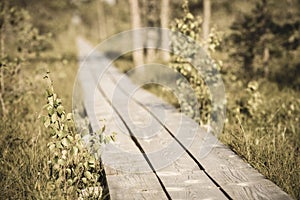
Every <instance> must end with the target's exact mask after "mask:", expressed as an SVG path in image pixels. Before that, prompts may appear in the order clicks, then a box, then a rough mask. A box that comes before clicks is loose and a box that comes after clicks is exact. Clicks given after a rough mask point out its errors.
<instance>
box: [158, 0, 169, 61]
mask: <svg viewBox="0 0 300 200" xmlns="http://www.w3.org/2000/svg"><path fill="white" fill-rule="evenodd" d="M169 15H170V0H162V1H161V11H160V26H161V27H162V28H169V17H170V16H169ZM161 37H162V42H163V46H165V47H167V46H168V41H167V39H168V35H166V33H162V35H161ZM162 59H163V61H168V60H169V59H170V55H169V52H162Z"/></svg>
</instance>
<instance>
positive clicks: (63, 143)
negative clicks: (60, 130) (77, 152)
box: [61, 138, 70, 147]
mask: <svg viewBox="0 0 300 200" xmlns="http://www.w3.org/2000/svg"><path fill="white" fill-rule="evenodd" d="M61 144H62V145H63V146H65V147H68V146H69V145H70V141H69V140H68V138H63V139H62V140H61Z"/></svg>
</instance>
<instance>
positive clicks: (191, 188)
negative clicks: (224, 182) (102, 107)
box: [99, 76, 227, 199]
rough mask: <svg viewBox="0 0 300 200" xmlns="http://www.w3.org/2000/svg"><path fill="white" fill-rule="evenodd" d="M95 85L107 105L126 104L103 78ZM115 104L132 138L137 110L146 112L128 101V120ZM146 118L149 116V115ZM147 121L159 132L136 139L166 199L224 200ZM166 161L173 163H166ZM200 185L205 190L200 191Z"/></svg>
mask: <svg viewBox="0 0 300 200" xmlns="http://www.w3.org/2000/svg"><path fill="white" fill-rule="evenodd" d="M99 85H100V87H101V88H102V89H103V91H104V93H105V94H106V95H107V96H108V99H110V101H111V103H113V95H114V94H117V95H118V96H117V97H118V100H119V101H123V103H124V102H126V103H127V102H128V101H130V98H129V97H128V96H127V95H126V94H125V93H124V92H122V91H118V90H119V88H118V87H116V85H115V83H114V82H113V81H112V80H111V79H110V78H107V77H105V76H103V77H102V81H101V82H100V84H99ZM119 101H117V102H115V104H114V106H115V107H116V109H117V110H118V112H119V114H120V115H121V117H122V118H123V120H124V121H125V123H126V124H127V125H128V127H129V128H130V129H131V131H132V132H133V134H135V133H136V132H137V131H140V130H137V129H136V128H135V126H136V124H135V123H136V122H137V124H138V125H140V124H143V123H144V121H143V118H141V116H143V115H142V114H141V112H139V110H141V109H142V112H145V111H146V110H145V109H144V108H142V107H141V106H140V105H138V104H137V103H136V102H134V101H131V104H129V107H130V106H131V108H129V109H132V110H131V111H134V112H132V113H131V114H132V116H131V118H129V116H128V115H127V113H126V112H128V110H127V108H128V106H126V105H123V104H122V102H119ZM124 108H125V109H124ZM146 114H148V115H149V113H146ZM148 117H150V118H151V119H150V121H151V122H152V123H153V122H156V123H155V124H154V127H160V128H159V131H158V132H156V134H155V135H152V132H153V131H155V130H153V129H147V130H148V131H150V133H149V134H150V135H152V137H151V138H150V139H147V138H146V139H145V138H142V137H137V140H138V142H139V143H140V144H141V146H142V147H143V149H144V151H145V152H146V154H147V156H148V157H149V160H150V161H151V163H152V164H153V166H154V168H155V169H156V171H157V175H158V176H159V177H160V179H161V181H162V182H163V184H164V186H165V188H166V190H167V191H168V193H169V195H170V196H171V197H172V198H174V199H202V198H204V197H206V196H209V197H211V198H214V199H227V198H226V197H225V196H224V194H223V193H222V192H221V191H220V190H219V188H218V187H217V186H216V185H215V184H214V183H213V182H212V180H210V179H209V178H208V177H207V176H206V175H205V174H204V173H203V172H202V171H201V170H200V168H199V167H198V166H197V164H196V163H195V162H194V161H193V160H192V159H191V158H190V157H189V156H188V155H187V153H186V152H185V150H184V149H183V148H182V147H181V146H180V145H179V144H178V143H177V142H176V141H175V140H174V138H172V137H171V135H170V134H169V133H168V132H167V131H166V130H165V129H164V127H162V126H161V124H159V123H158V122H157V121H156V120H155V119H154V118H153V116H151V115H150V116H148ZM131 120H132V121H131ZM151 126H153V124H151ZM141 130H144V129H141ZM151 131H152V132H151ZM170 143H172V144H173V148H166V145H170ZM159 151H160V152H159ZM156 152H159V154H157V155H154V154H152V153H156ZM174 154H175V156H174ZM176 154H178V155H176ZM181 154H183V155H181ZM179 156H181V157H179ZM170 157H173V158H176V159H174V160H170ZM177 157H178V159H177ZM164 161H166V163H165V164H164V165H168V166H167V167H164V168H162V166H160V165H159V164H160V163H162V162H164ZM200 184H201V185H205V186H207V187H203V186H201V185H200Z"/></svg>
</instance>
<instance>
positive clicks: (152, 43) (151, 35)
mask: <svg viewBox="0 0 300 200" xmlns="http://www.w3.org/2000/svg"><path fill="white" fill-rule="evenodd" d="M155 5H156V2H155V0H148V1H147V4H146V6H147V12H146V13H147V26H148V27H155V21H156V12H155V11H156V9H155V8H156V6H155ZM157 34H158V33H157V32H156V31H155V30H149V31H148V35H147V45H148V47H153V48H148V49H147V57H146V61H147V62H148V63H150V62H153V61H154V60H155V58H156V50H155V49H154V48H156V47H157Z"/></svg>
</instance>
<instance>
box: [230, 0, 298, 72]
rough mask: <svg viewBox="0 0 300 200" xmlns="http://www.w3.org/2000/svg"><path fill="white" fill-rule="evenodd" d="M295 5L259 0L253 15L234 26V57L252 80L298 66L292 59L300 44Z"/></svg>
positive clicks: (243, 16)
mask: <svg viewBox="0 0 300 200" xmlns="http://www.w3.org/2000/svg"><path fill="white" fill-rule="evenodd" d="M294 5H296V3H295V4H291V5H288V4H286V2H285V1H283V2H280V3H279V2H277V1H276V3H275V1H274V2H273V1H266V0H258V1H257V3H256V5H255V8H254V9H253V10H252V12H251V13H250V14H243V15H241V16H240V18H238V19H236V21H235V22H234V23H233V24H232V26H231V29H232V31H233V32H232V34H231V35H230V37H229V41H230V42H232V47H233V48H232V49H233V53H232V57H233V58H234V59H235V60H237V61H238V62H241V64H242V66H243V69H244V70H245V71H246V72H247V73H248V74H249V75H250V77H252V75H254V73H255V74H257V75H258V74H263V75H264V76H265V77H267V76H268V75H269V74H270V73H271V72H272V73H274V71H275V69H276V68H278V69H279V70H280V71H282V70H283V67H284V66H286V67H287V66H288V67H292V66H293V65H294V64H295V63H294V64H293V63H292V62H294V61H293V59H292V57H293V55H295V52H296V50H297V49H298V47H299V44H300V43H299V41H300V34H299V33H300V32H299V30H300V29H299V28H300V18H299V12H298V11H295V10H294V9H293V8H292V7H293V6H294ZM283 7H285V10H286V12H282V8H283ZM270 66H272V71H271V69H269V67H270ZM292 68H294V67H292Z"/></svg>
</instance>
